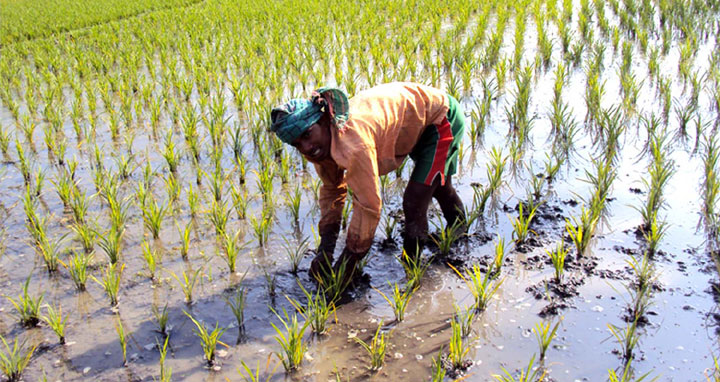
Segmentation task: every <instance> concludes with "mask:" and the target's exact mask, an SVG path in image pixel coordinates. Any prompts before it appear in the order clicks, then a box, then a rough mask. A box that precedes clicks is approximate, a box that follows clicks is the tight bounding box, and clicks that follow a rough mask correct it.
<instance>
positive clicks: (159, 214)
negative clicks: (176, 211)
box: [140, 199, 168, 239]
mask: <svg viewBox="0 0 720 382" xmlns="http://www.w3.org/2000/svg"><path fill="white" fill-rule="evenodd" d="M140 209H141V211H142V217H143V225H144V226H145V228H147V230H148V231H150V234H151V235H152V238H153V239H158V238H159V237H160V229H161V228H162V222H163V220H164V218H165V214H166V213H167V211H168V206H166V205H163V206H162V207H161V206H159V205H158V203H157V201H155V200H154V199H153V200H152V201H151V202H149V203H145V204H143V205H140Z"/></svg>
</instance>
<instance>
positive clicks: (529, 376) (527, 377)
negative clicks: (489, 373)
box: [493, 355, 547, 382]
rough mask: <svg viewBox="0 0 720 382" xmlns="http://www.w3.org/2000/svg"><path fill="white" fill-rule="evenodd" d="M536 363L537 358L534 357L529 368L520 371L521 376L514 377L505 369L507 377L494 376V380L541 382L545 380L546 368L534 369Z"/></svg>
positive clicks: (501, 381) (503, 381) (504, 381)
mask: <svg viewBox="0 0 720 382" xmlns="http://www.w3.org/2000/svg"><path fill="white" fill-rule="evenodd" d="M534 363H535V356H534V355H533V356H532V358H530V362H528V365H527V367H526V368H525V369H524V370H522V369H521V370H520V375H518V376H517V377H515V376H513V375H512V374H511V373H510V372H509V371H507V369H505V368H504V367H503V373H505V375H499V374H493V378H495V379H496V380H498V381H500V382H540V381H544V380H545V374H547V371H546V370H545V368H542V367H539V368H533V364H534Z"/></svg>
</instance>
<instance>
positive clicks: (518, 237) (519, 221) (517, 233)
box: [510, 202, 538, 245]
mask: <svg viewBox="0 0 720 382" xmlns="http://www.w3.org/2000/svg"><path fill="white" fill-rule="evenodd" d="M523 204H524V203H522V202H520V203H518V216H517V217H516V218H512V217H511V218H510V223H511V224H512V226H513V238H514V240H515V243H516V244H518V245H522V244H523V243H525V240H527V238H528V236H529V235H530V232H531V231H532V230H531V229H530V224H531V223H532V219H533V217H535V212H536V211H537V208H538V206H537V205H535V206H534V207H533V208H531V209H530V212H529V213H528V214H525V213H524V211H523Z"/></svg>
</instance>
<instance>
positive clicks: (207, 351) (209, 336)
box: [184, 312, 227, 366]
mask: <svg viewBox="0 0 720 382" xmlns="http://www.w3.org/2000/svg"><path fill="white" fill-rule="evenodd" d="M184 313H185V315H186V316H188V318H190V320H191V321H192V322H193V324H195V327H196V328H197V329H193V332H194V333H195V335H196V336H198V338H199V339H200V346H201V347H202V350H203V357H204V358H205V361H206V362H207V364H208V365H210V366H211V365H213V364H215V348H217V344H218V343H219V344H222V345H224V346H227V345H225V344H224V343H222V342H221V341H220V336H222V334H223V333H225V330H226V329H225V328H221V327H219V326H218V323H217V322H216V323H215V328H214V329H212V330H208V328H207V327H206V326H205V323H204V322H198V321H197V320H196V319H195V318H193V316H192V315H190V313H188V312H184Z"/></svg>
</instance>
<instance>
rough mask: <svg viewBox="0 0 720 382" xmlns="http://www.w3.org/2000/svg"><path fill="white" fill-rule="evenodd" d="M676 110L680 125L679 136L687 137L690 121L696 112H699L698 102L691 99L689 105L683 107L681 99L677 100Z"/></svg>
mask: <svg viewBox="0 0 720 382" xmlns="http://www.w3.org/2000/svg"><path fill="white" fill-rule="evenodd" d="M674 110H675V114H676V115H677V119H678V126H679V127H680V131H679V132H678V136H679V137H681V138H686V137H687V136H688V131H687V130H688V129H687V128H688V125H689V122H690V120H691V119H692V117H693V115H695V113H696V112H697V104H696V103H693V102H692V101H690V102H688V104H687V105H685V106H684V107H683V106H681V105H680V104H679V101H675V108H674Z"/></svg>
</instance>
